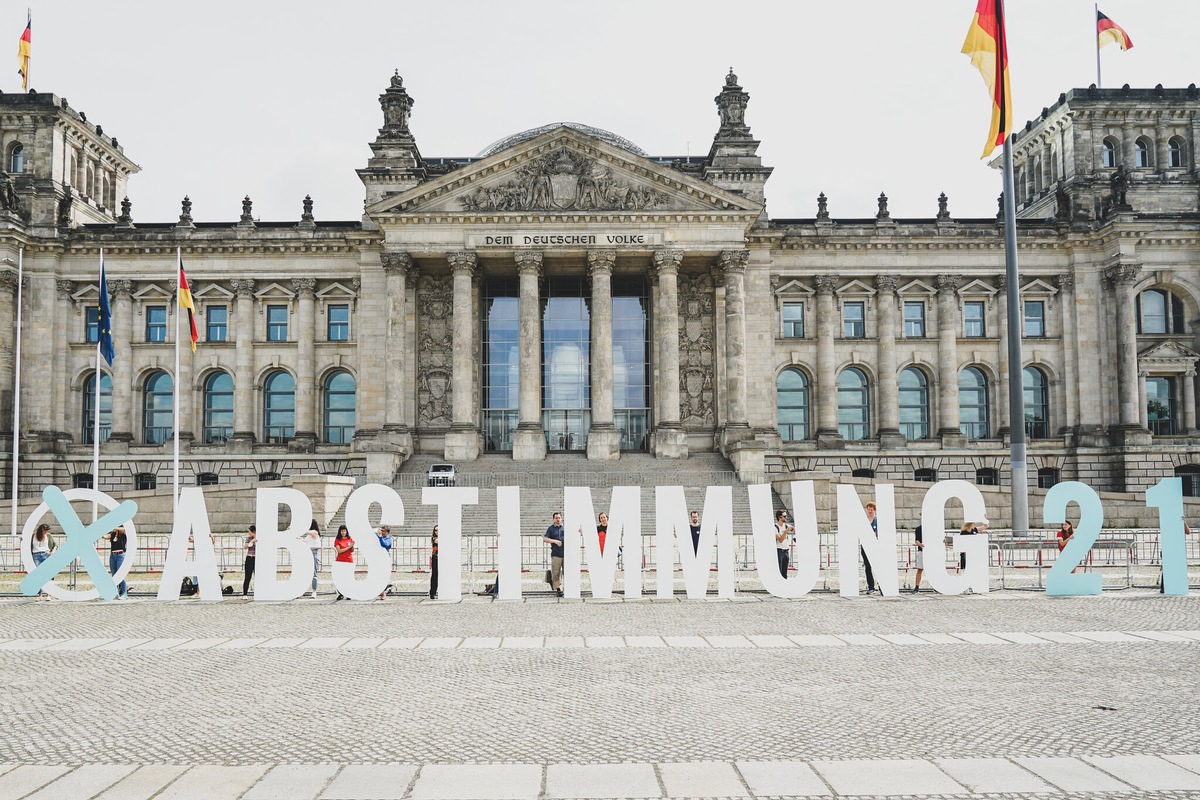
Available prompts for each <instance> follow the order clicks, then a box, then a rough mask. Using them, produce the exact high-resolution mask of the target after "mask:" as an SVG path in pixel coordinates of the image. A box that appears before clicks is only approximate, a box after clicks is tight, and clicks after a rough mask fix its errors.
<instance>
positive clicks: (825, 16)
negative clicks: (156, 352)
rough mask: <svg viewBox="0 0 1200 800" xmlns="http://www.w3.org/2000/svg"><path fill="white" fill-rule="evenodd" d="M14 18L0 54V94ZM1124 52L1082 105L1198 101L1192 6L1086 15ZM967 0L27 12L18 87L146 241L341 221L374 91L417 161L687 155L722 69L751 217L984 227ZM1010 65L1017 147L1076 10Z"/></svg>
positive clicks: (359, 194) (979, 95)
mask: <svg viewBox="0 0 1200 800" xmlns="http://www.w3.org/2000/svg"><path fill="white" fill-rule="evenodd" d="M25 5H26V4H25V3H20V4H18V3H12V2H9V3H5V4H4V5H3V10H0V32H7V34H6V35H8V36H9V50H10V57H11V59H12V60H11V61H10V64H11V65H12V66H11V67H10V69H9V70H8V71H7V72H6V73H4V74H5V77H4V79H3V81H0V88H3V90H4V91H7V92H12V91H20V82H19V81H20V79H19V78H18V76H17V75H16V66H15V56H16V51H17V39H18V37H19V36H20V34H21V31H22V30H23V29H24V25H25ZM1100 6H1101V11H1103V12H1104V13H1106V14H1107V15H1108V16H1109V17H1111V18H1112V19H1113V20H1114V21H1116V22H1117V23H1118V24H1120V25H1121V26H1123V27H1124V28H1125V29H1126V30H1127V31H1128V32H1129V35H1130V37H1131V38H1132V39H1133V42H1134V45H1135V46H1134V48H1133V49H1132V50H1130V51H1128V52H1126V53H1122V52H1120V51H1119V50H1118V49H1117V48H1116V47H1115V46H1109V47H1107V48H1105V49H1104V50H1103V51H1102V53H1101V55H1102V58H1103V68H1104V85H1105V86H1106V87H1116V86H1120V85H1121V84H1124V83H1129V84H1130V85H1132V86H1134V87H1152V86H1154V85H1155V84H1156V83H1162V84H1163V85H1164V86H1167V87H1182V86H1187V85H1188V84H1189V83H1192V82H1200V58H1198V57H1197V55H1196V47H1195V37H1196V32H1197V31H1198V30H1200V2H1197V0H1153V1H1152V2H1150V1H1148V0H1104V2H1103V3H1101V4H1100ZM974 8H975V0H908V1H907V2H896V0H857V2H855V1H853V0H841V2H830V1H829V0H821V1H820V2H813V1H811V0H805V1H803V2H800V1H798V0H793V1H792V2H782V1H778V2H761V1H760V0H738V2H724V3H713V2H702V1H701V0H691V1H690V2H650V1H649V0H643V1H642V2H628V1H625V0H622V1H621V2H600V1H598V0H597V1H596V2H590V3H586V4H585V3H570V2H562V1H561V0H559V2H540V1H538V0H504V2H497V1H496V0H491V1H490V2H441V3H432V2H425V3H412V2H389V3H381V2H337V3H334V2H311V1H310V0H304V1H303V2H302V1H301V0H294V1H293V2H274V1H272V2H267V1H265V0H256V1H255V2H249V1H248V0H242V1H241V2H230V1H229V0H205V2H197V3H172V2H162V0H158V2H148V1H147V0H131V1H128V0H127V1H126V2H121V3H96V2H92V1H91V0H88V1H87V2H84V1H83V0H67V1H64V0H56V2H52V3H46V2H41V3H35V4H34V5H33V9H32V10H33V64H32V68H31V83H30V86H31V88H35V89H37V90H38V91H41V92H54V93H55V94H58V95H60V96H63V97H66V98H67V99H68V101H69V102H70V104H71V105H72V106H73V107H74V108H76V109H79V110H82V111H85V112H86V113H87V115H88V119H89V120H91V121H93V122H97V123H100V124H101V125H103V126H104V130H105V132H106V133H108V134H111V135H113V136H116V137H117V138H118V139H119V140H120V141H121V144H122V145H123V146H124V148H125V152H126V153H127V154H128V155H129V156H130V157H131V158H132V159H133V160H134V161H136V162H137V163H138V164H140V165H141V167H142V172H141V173H140V174H138V175H136V176H134V178H133V179H132V181H131V183H130V189H129V195H130V199H131V200H132V201H133V204H134V208H133V216H134V220H135V222H137V221H140V222H169V221H174V220H175V219H176V218H177V217H178V214H179V200H180V199H181V198H182V197H183V195H184V194H188V195H190V196H191V198H192V200H193V202H194V204H195V205H194V210H193V214H194V216H195V218H196V220H197V221H221V220H230V221H233V220H236V218H237V216H238V214H240V212H241V207H240V201H241V198H242V196H243V195H245V194H249V195H250V197H251V198H252V199H253V200H254V203H255V205H254V211H255V215H256V216H258V217H260V218H261V219H263V220H280V221H284V220H294V219H298V218H299V215H300V213H301V207H300V201H301V198H303V197H304V195H305V194H311V195H312V196H313V199H314V201H315V204H316V207H315V214H316V216H317V219H318V220H351V219H357V218H359V216H360V215H361V210H362V198H363V190H362V184H361V183H360V182H359V180H358V176H357V175H356V174H355V173H354V170H355V169H356V168H359V167H362V166H365V164H366V161H367V158H368V157H369V155H370V151H369V149H368V146H367V145H368V143H369V142H370V141H371V140H373V139H374V138H375V135H376V131H377V129H378V128H379V126H380V125H381V124H382V114H381V112H380V109H379V105H378V96H379V94H380V93H381V92H382V91H383V90H384V89H385V88H386V86H387V83H388V79H389V78H390V76H391V75H392V71H393V70H394V69H399V70H400V74H401V75H403V76H404V80H405V86H406V87H407V88H408V90H409V92H410V93H411V94H412V96H413V97H414V98H415V100H416V106H415V108H414V109H413V117H412V129H413V132H414V134H415V135H416V138H417V144H418V146H419V147H420V148H421V152H422V154H423V155H425V156H427V157H431V156H473V155H476V154H478V153H479V151H480V150H482V149H483V148H484V147H486V146H487V145H488V144H490V143H492V142H494V141H496V140H497V139H500V138H502V137H504V136H507V135H509V134H512V133H516V132H519V131H522V130H526V129H528V128H532V127H536V126H539V125H544V124H547V123H551V122H559V121H572V122H582V123H585V124H589V125H594V126H596V127H600V128H604V129H607V130H610V131H613V132H614V133H617V134H619V135H621V136H624V137H626V138H627V139H630V140H632V141H633V142H635V143H636V144H638V145H639V146H640V147H642V149H644V150H646V151H647V152H648V153H650V154H652V155H684V154H686V153H687V152H689V151H690V152H691V154H692V155H701V156H702V155H704V154H706V153H707V152H708V147H709V145H710V144H711V142H712V137H713V134H714V133H715V132H716V129H717V114H716V107H715V106H714V105H713V98H714V97H715V96H716V95H717V93H718V91H719V90H720V88H721V86H722V83H723V81H724V76H725V73H726V71H727V70H728V69H729V67H730V66H732V67H733V68H734V71H735V72H736V73H737V75H738V77H739V80H740V83H741V84H742V86H743V87H745V89H746V90H747V91H748V92H749V93H750V106H749V108H748V110H747V113H746V119H747V122H748V123H749V124H750V125H751V129H752V132H753V133H754V135H755V137H756V138H758V139H760V140H761V141H762V146H761V147H760V149H759V152H760V154H761V155H762V157H763V161H764V163H765V164H767V165H768V166H772V167H774V168H775V173H774V175H772V177H771V179H770V181H769V182H768V183H767V210H768V212H769V214H770V215H771V216H772V217H773V218H785V217H811V216H813V214H814V213H815V199H814V198H815V197H816V195H817V193H818V192H820V191H824V192H825V193H826V194H827V195H829V198H830V205H829V207H830V212H831V214H833V216H834V217H865V216H873V215H874V213H875V198H876V197H877V196H878V195H879V193H880V191H885V192H887V194H888V196H889V197H890V198H891V212H892V215H893V216H897V217H931V216H933V214H934V213H935V212H936V198H937V195H938V193H939V192H941V191H945V192H946V193H947V194H948V195H949V197H950V210H951V212H952V213H953V214H954V215H956V216H960V217H973V216H974V217H980V216H992V215H993V214H994V213H995V210H996V196H997V195H998V194H999V189H1000V177H999V174H998V173H996V172H994V171H992V170H990V169H989V168H988V167H987V166H986V165H985V164H984V163H983V162H981V161H980V159H979V155H980V153H981V152H982V147H983V142H984V139H985V138H986V133H987V127H988V122H989V114H990V105H989V100H988V96H987V93H986V90H985V88H984V85H983V81H982V79H981V78H980V76H979V73H978V72H976V71H975V70H974V69H972V68H971V66H970V62H969V61H968V59H967V58H966V56H963V55H961V54H960V52H959V51H960V49H961V47H962V43H963V38H964V36H965V34H966V31H967V27H968V25H969V23H970V21H971V17H972V14H973V12H974ZM1007 11H1008V17H1009V22H1008V33H1009V39H1010V41H1009V59H1010V62H1011V73H1012V79H1013V87H1014V88H1013V99H1014V102H1015V104H1016V110H1017V119H1018V121H1019V122H1020V123H1021V124H1023V123H1024V121H1025V120H1026V119H1030V118H1032V117H1034V116H1036V115H1037V114H1039V113H1040V111H1041V109H1042V107H1043V106H1048V105H1051V104H1053V103H1054V101H1055V100H1056V99H1057V97H1058V95H1059V93H1060V92H1065V91H1067V90H1068V89H1070V88H1073V87H1083V86H1087V85H1088V84H1091V83H1093V82H1095V80H1096V56H1095V27H1094V22H1093V5H1092V2H1091V0H1086V1H1085V0H1008V3H1007Z"/></svg>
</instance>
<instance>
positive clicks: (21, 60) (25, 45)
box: [17, 12, 33, 89]
mask: <svg viewBox="0 0 1200 800" xmlns="http://www.w3.org/2000/svg"><path fill="white" fill-rule="evenodd" d="M32 48H33V12H29V14H28V16H27V17H26V20H25V32H24V33H22V34H21V41H20V42H19V43H18V44H17V74H18V75H20V76H21V88H22V89H28V88H29V58H30V53H31V51H32Z"/></svg>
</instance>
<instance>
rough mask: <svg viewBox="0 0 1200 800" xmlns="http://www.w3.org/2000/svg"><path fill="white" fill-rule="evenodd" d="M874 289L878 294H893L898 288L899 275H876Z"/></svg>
mask: <svg viewBox="0 0 1200 800" xmlns="http://www.w3.org/2000/svg"><path fill="white" fill-rule="evenodd" d="M875 288H876V289H878V290H879V291H880V292H891V293H893V294H895V292H896V290H897V289H899V288H900V276H899V275H876V276H875Z"/></svg>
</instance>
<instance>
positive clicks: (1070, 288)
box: [1054, 272, 1091, 433]
mask: <svg viewBox="0 0 1200 800" xmlns="http://www.w3.org/2000/svg"><path fill="white" fill-rule="evenodd" d="M1054 282H1055V285H1057V286H1058V291H1059V295H1058V300H1059V303H1058V306H1059V308H1060V309H1061V312H1062V330H1063V341H1064V342H1075V343H1077V344H1076V346H1075V347H1068V348H1063V382H1064V383H1065V384H1066V387H1067V391H1066V392H1065V393H1064V399H1065V400H1066V420H1067V422H1068V423H1069V424H1068V425H1066V426H1064V428H1065V430H1064V433H1074V432H1075V431H1077V430H1078V428H1079V424H1080V413H1079V408H1080V404H1081V403H1082V402H1086V399H1084V398H1082V397H1081V396H1080V392H1081V390H1082V389H1083V386H1081V385H1080V384H1081V381H1080V380H1079V369H1078V365H1079V357H1080V350H1081V349H1082V348H1081V347H1080V346H1079V345H1078V342H1079V330H1078V328H1077V320H1076V319H1075V276H1074V275H1072V274H1071V273H1069V272H1064V273H1062V274H1060V275H1056V276H1055V278H1054ZM1090 394H1091V393H1090V391H1089V395H1090Z"/></svg>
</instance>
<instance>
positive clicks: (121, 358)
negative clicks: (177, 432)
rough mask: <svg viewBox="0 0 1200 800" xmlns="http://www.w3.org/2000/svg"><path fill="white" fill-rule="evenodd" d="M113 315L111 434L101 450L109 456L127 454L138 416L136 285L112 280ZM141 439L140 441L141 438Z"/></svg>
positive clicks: (110, 286)
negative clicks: (135, 398)
mask: <svg viewBox="0 0 1200 800" xmlns="http://www.w3.org/2000/svg"><path fill="white" fill-rule="evenodd" d="M108 290H109V291H110V292H112V315H113V332H112V338H113V354H114V355H113V365H112V384H113V386H112V393H113V397H112V434H111V435H110V436H109V437H108V441H106V442H105V443H104V444H103V445H102V448H103V449H104V450H105V451H107V452H124V451H127V449H128V446H129V444H130V443H131V442H133V441H134V435H133V434H134V431H135V430H136V426H137V414H136V409H135V408H134V403H133V377H134V374H135V370H136V368H137V365H136V364H134V363H133V349H132V348H131V347H130V343H131V342H132V341H133V281H130V280H110V281H109V282H108ZM139 439H140V437H139Z"/></svg>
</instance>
